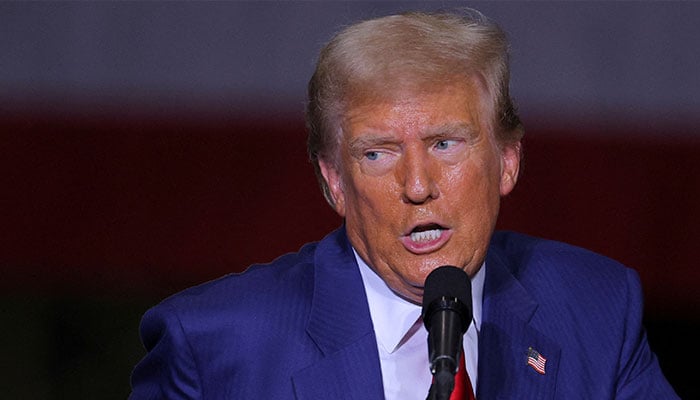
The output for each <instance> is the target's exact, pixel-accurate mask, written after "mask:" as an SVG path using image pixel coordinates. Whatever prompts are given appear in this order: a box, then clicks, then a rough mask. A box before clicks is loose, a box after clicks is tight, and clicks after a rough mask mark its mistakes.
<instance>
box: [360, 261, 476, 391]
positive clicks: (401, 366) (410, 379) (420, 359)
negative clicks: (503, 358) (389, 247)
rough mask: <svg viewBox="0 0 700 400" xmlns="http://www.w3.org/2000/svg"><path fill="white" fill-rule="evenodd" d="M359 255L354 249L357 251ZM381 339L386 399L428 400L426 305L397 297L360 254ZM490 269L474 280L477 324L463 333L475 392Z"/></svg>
mask: <svg viewBox="0 0 700 400" xmlns="http://www.w3.org/2000/svg"><path fill="white" fill-rule="evenodd" d="M353 251H354V250H353ZM355 258H356V259H357V264H358V265H359V266H360V274H361V275H362V281H363V283H364V286H365V292H366V294H367V300H368V302H369V312H370V315H371V317H372V323H373V324H374V332H375V334H376V336H377V348H378V349H379V362H380V364H381V369H382V381H383V383H384V395H385V397H386V400H411V399H415V400H425V398H426V397H427V395H428V389H430V384H431V381H432V376H431V374H430V369H429V363H428V331H427V330H426V329H425V327H424V326H423V320H422V319H421V317H420V314H421V306H420V305H416V304H413V303H410V302H408V301H406V300H404V299H402V298H401V297H399V296H397V295H396V294H395V293H394V292H393V291H392V290H391V289H389V287H388V286H387V285H386V283H384V281H383V280H382V279H381V278H380V277H379V275H377V274H376V273H375V272H374V271H373V270H372V269H371V268H370V267H369V266H368V265H367V264H366V263H365V262H364V261H363V260H362V258H360V257H359V256H358V255H357V252H355ZM485 267H486V266H485V265H482V266H481V268H480V269H479V272H477V273H476V275H475V276H474V277H473V278H472V279H471V283H472V308H473V315H474V316H473V320H472V323H471V324H470V325H469V329H468V330H467V333H466V334H465V335H464V342H463V344H464V353H465V354H464V355H465V362H466V365H467V373H468V374H469V379H470V380H471V382H472V387H473V388H476V383H477V378H478V376H477V363H478V348H479V345H478V339H479V330H480V328H481V305H482V298H483V292H484V276H485Z"/></svg>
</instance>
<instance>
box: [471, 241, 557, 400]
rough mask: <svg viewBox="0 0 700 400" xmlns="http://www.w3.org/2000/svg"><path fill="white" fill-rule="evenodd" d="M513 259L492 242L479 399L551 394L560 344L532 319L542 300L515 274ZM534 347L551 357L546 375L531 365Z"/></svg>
mask: <svg viewBox="0 0 700 400" xmlns="http://www.w3.org/2000/svg"><path fill="white" fill-rule="evenodd" d="M514 262H515V260H509V259H508V257H507V253H506V252H505V251H504V250H503V249H502V248H499V247H497V246H493V245H492V246H491V248H490V249H489V255H488V257H487V261H486V282H485V285H484V306H483V307H484V309H483V314H482V317H483V322H482V326H481V332H480V336H479V382H478V383H477V398H486V399H501V398H502V399H506V398H543V399H551V398H553V396H554V389H555V385H556V377H557V367H558V365H559V356H560V352H561V349H560V347H559V345H558V344H557V343H556V342H554V341H552V340H551V339H550V338H548V337H547V336H546V334H544V333H542V332H540V331H539V330H538V329H537V326H536V325H535V324H533V323H532V321H533V317H534V316H535V315H536V312H537V309H538V304H537V302H536V301H535V300H534V299H533V298H532V296H531V295H530V294H529V293H528V290H526V288H525V287H524V286H523V285H522V284H521V283H520V282H519V281H518V280H517V279H516V274H517V272H518V271H517V268H518V266H517V265H513V263H514ZM529 348H533V349H535V350H536V351H538V352H539V353H541V354H542V355H543V356H545V357H546V358H547V362H546V369H545V374H544V375H542V374H539V373H537V372H536V371H535V370H534V369H533V368H532V367H530V366H529V365H528V349H529Z"/></svg>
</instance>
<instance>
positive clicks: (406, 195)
mask: <svg viewBox="0 0 700 400" xmlns="http://www.w3.org/2000/svg"><path fill="white" fill-rule="evenodd" d="M487 100H488V99H487V97H486V94H485V91H483V90H482V89H481V87H480V86H479V85H478V84H476V83H468V84H453V85H449V86H446V87H444V88H442V89H440V90H432V91H427V92H426V91H421V92H418V93H415V92H410V93H403V95H402V96H399V95H397V96H393V97H392V98H391V99H387V100H383V101H379V100H376V99H374V100H367V101H364V102H363V101H359V102H356V103H355V104H354V105H353V106H351V107H350V109H349V110H348V112H347V114H346V115H345V119H344V123H343V137H342V138H341V141H340V146H339V159H338V161H337V162H336V163H332V162H328V161H321V170H322V172H323V174H324V177H325V178H326V181H327V182H328V184H329V187H330V189H331V194H332V196H333V198H334V200H335V205H336V211H337V212H338V214H340V215H341V216H342V217H344V218H345V223H346V227H347V232H348V237H349V239H350V243H352V245H353V247H354V248H355V249H356V250H357V252H358V254H359V255H360V257H362V259H363V260H364V261H365V262H367V264H368V265H369V266H370V267H372V268H373V269H374V270H375V271H376V272H377V273H378V274H379V275H380V276H381V277H382V279H383V280H384V281H385V282H386V283H387V284H388V285H389V287H390V288H391V289H392V290H393V291H394V292H396V293H397V294H399V295H400V296H402V297H404V298H406V299H408V300H410V301H413V302H415V303H420V302H421V299H422V296H423V284H424V282H425V278H426V276H427V275H428V274H429V273H430V272H431V271H432V270H433V269H435V268H437V267H439V266H442V265H454V266H457V267H459V268H462V269H463V270H464V271H466V272H467V273H468V274H469V275H470V276H471V275H473V274H474V273H476V271H478V269H479V267H480V266H481V263H482V262H483V260H484V257H485V255H486V250H487V247H488V243H489V240H490V237H491V234H492V233H493V229H494V225H495V223H496V218H497V215H498V208H499V202H500V196H502V195H506V194H508V193H509V192H510V191H511V190H512V189H513V187H514V186H515V182H516V179H517V173H518V168H519V163H520V155H519V146H520V145H519V143H517V144H512V145H508V146H501V145H499V143H498V142H497V141H496V139H495V136H494V133H493V132H492V130H491V128H490V126H491V124H489V121H490V119H491V114H490V113H489V112H488V111H487V109H486V107H484V104H486V103H487Z"/></svg>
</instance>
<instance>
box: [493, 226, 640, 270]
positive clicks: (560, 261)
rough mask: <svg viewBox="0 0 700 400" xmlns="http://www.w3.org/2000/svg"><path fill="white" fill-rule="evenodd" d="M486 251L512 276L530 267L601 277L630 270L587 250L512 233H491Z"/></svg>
mask: <svg viewBox="0 0 700 400" xmlns="http://www.w3.org/2000/svg"><path fill="white" fill-rule="evenodd" d="M489 251H490V253H491V254H492V255H493V256H494V257H496V258H499V259H500V261H501V262H503V263H504V264H505V265H506V266H507V267H508V268H509V269H510V271H511V273H513V275H515V276H520V275H522V274H524V273H528V272H531V271H529V270H530V269H531V268H537V267H546V268H547V269H548V270H552V271H557V272H558V273H572V274H574V275H577V276H581V275H587V276H589V277H591V278H593V277H596V276H598V277H600V278H604V279H609V278H618V279H619V278H622V276H624V275H626V274H627V273H629V271H630V269H629V268H628V267H626V266H624V265H623V264H621V263H619V262H618V261H616V260H613V259H611V258H609V257H607V256H604V255H601V254H598V253H595V252H593V251H591V250H588V249H584V248H582V247H578V246H574V245H571V244H567V243H563V242H558V241H554V240H549V239H542V238H538V237H534V236H529V235H525V234H521V233H516V232H508V231H499V232H496V233H494V235H493V238H492V240H491V246H490V248H489Z"/></svg>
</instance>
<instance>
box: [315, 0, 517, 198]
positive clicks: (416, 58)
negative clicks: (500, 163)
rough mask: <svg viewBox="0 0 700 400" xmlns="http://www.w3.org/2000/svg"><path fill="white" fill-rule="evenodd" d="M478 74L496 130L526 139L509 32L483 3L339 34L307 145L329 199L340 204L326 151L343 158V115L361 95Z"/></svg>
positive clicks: (323, 63)
mask: <svg viewBox="0 0 700 400" xmlns="http://www.w3.org/2000/svg"><path fill="white" fill-rule="evenodd" d="M474 77H476V78H477V79H479V80H480V81H481V82H482V83H483V84H484V85H485V87H486V90H487V93H488V95H489V96H490V100H491V104H490V106H491V107H490V110H492V111H493V113H492V115H493V121H491V124H490V125H491V126H492V127H493V129H494V132H495V135H496V138H497V139H498V140H499V141H500V142H501V143H502V144H504V143H515V142H517V141H519V140H520V139H521V138H522V136H523V133H524V131H523V127H522V124H521V122H520V119H519V118H518V116H517V114H516V111H515V108H514V106H513V102H512V100H511V98H510V94H509V90H508V84H509V66H508V42H507V40H506V35H505V33H504V32H503V30H501V28H499V27H498V26H497V25H496V24H495V23H493V22H491V21H490V20H488V19H487V18H486V17H484V16H483V15H482V14H481V13H479V12H478V11H475V10H467V11H464V12H460V13H459V14H457V13H445V12H441V13H422V12H412V13H405V14H399V15H391V16H386V17H381V18H376V19H371V20H367V21H363V22H360V23H357V24H354V25H351V26H349V27H347V28H345V29H344V30H342V31H341V32H340V33H338V34H337V35H335V36H334V37H333V38H332V39H331V41H330V42H328V44H326V46H325V47H324V48H323V49H322V50H321V52H320V55H319V59H318V62H317V64H316V70H315V72H314V74H313V76H312V77H311V80H310V81H309V86H308V103H307V107H306V123H307V129H308V135H309V136H308V143H307V146H308V148H307V150H308V154H309V158H310V160H311V162H312V163H313V165H314V170H315V172H316V176H317V178H318V180H319V183H320V185H321V189H322V191H323V194H324V196H325V198H326V200H327V201H328V202H329V203H330V204H331V205H333V199H332V197H331V195H330V190H329V188H328V184H327V182H326V181H325V180H324V178H323V176H322V174H321V170H320V166H319V159H322V160H325V161H328V162H331V163H333V164H334V165H335V166H336V167H338V166H339V165H338V154H337V153H338V151H337V150H338V144H339V141H340V138H341V136H342V124H343V115H344V113H345V112H346V111H347V109H348V108H349V107H350V105H351V103H352V102H353V101H357V100H358V99H361V98H364V99H366V98H367V97H368V96H375V97H378V98H383V97H384V96H390V95H391V93H392V92H394V91H396V90H399V89H407V88H408V89H411V88H413V89H425V88H429V87H441V86H444V85H446V84H449V83H450V82H454V81H455V80H459V79H462V80H467V79H469V78H474Z"/></svg>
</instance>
